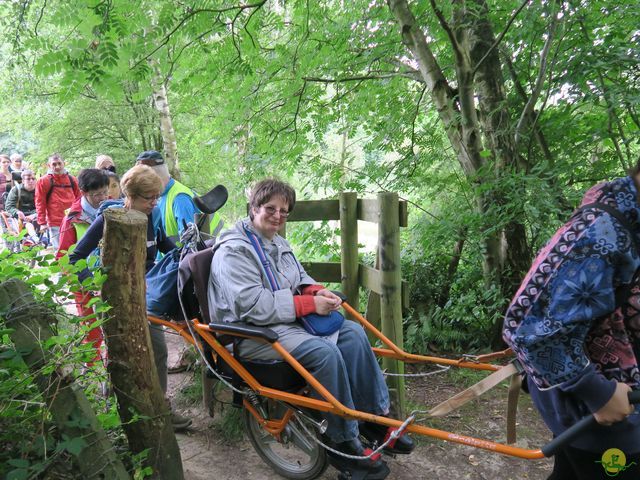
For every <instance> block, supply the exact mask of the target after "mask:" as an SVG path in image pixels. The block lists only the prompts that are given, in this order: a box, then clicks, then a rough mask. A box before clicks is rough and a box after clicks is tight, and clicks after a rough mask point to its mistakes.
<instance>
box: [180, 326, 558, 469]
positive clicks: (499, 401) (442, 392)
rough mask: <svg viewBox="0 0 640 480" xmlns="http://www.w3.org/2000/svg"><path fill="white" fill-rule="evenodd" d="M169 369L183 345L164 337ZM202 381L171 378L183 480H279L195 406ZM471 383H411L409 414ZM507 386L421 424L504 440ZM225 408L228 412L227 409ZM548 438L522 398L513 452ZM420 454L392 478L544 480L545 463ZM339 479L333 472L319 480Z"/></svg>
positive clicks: (422, 449)
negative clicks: (186, 421) (183, 428)
mask: <svg viewBox="0 0 640 480" xmlns="http://www.w3.org/2000/svg"><path fill="white" fill-rule="evenodd" d="M167 341H168V344H169V351H170V359H169V364H170V365H172V364H173V363H175V362H176V361H177V358H178V354H179V351H180V350H181V348H182V344H183V342H182V340H181V339H180V338H178V337H176V336H174V335H167ZM198 378H199V374H194V373H193V372H186V373H181V374H173V375H170V376H169V382H170V386H169V388H170V395H171V396H172V397H173V403H174V405H175V407H176V408H177V409H178V410H179V411H181V412H183V413H185V414H187V415H190V416H191V418H193V420H194V422H193V426H192V427H191V429H190V430H189V431H188V432H187V433H185V434H178V441H179V444H180V449H181V453H182V460H183V465H184V472H185V478H186V479H187V480H211V479H226V480H241V479H242V480H244V479H256V480H257V479H260V480H262V479H274V480H275V479H280V478H281V477H279V476H278V475H276V474H275V473H274V472H273V471H272V470H270V468H269V467H268V466H267V465H266V464H265V463H264V462H263V461H262V460H261V459H260V457H258V455H257V454H256V453H255V452H254V451H253V448H252V446H251V444H250V443H249V441H248V440H247V439H246V438H244V437H242V438H241V439H240V440H235V441H234V440H229V439H228V438H227V437H226V436H225V435H224V434H223V427H222V418H223V416H224V413H220V412H218V413H217V414H216V416H215V417H214V418H211V417H210V416H209V415H208V413H207V412H206V410H205V409H204V408H203V407H202V406H201V403H200V402H199V401H198V400H197V399H198V397H199V392H198V387H197V385H198ZM473 381H474V378H470V376H467V375H461V374H460V373H455V374H454V373H451V371H450V372H447V373H444V374H438V375H433V376H428V377H414V378H410V379H408V382H407V384H408V400H409V402H410V403H411V405H412V408H418V409H427V408H428V407H432V406H434V405H436V404H437V403H439V402H440V401H442V400H444V399H446V398H448V397H450V396H451V395H453V394H454V393H455V392H457V391H460V390H461V389H463V388H465V387H466V386H468V385H469V384H471V383H473ZM506 393H507V391H506V386H505V385H501V386H498V387H496V388H494V389H493V390H492V391H491V392H489V393H487V394H485V395H483V396H482V397H481V399H479V400H475V401H473V402H471V403H470V404H468V405H466V406H464V407H463V408H461V409H460V410H458V411H456V412H455V413H452V414H450V415H448V416H447V417H445V418H443V419H437V420H436V421H430V422H427V423H425V424H426V425H427V426H431V427H434V428H438V429H441V430H448V431H452V432H455V433H460V434H464V435H469V436H473V437H477V438H484V439H488V440H492V441H504V439H505V412H506ZM227 408H228V407H227ZM549 439H550V434H549V431H548V430H547V428H546V427H545V425H544V424H543V423H542V421H541V420H540V418H539V417H538V415H537V413H536V412H535V410H534V409H533V407H532V405H531V401H530V399H529V398H528V397H527V396H526V395H521V396H520V400H519V405H518V446H521V447H524V448H539V447H540V446H541V445H543V444H544V443H546V442H547V441H548V440H549ZM418 442H419V443H418V447H417V448H416V450H415V451H414V452H413V454H411V455H409V456H397V457H396V458H390V457H385V459H386V460H387V462H388V464H389V467H390V468H391V474H390V475H389V477H388V478H389V479H398V480H416V479H430V480H440V479H442V480H444V479H447V480H449V479H456V480H457V479H460V480H462V479H469V480H485V479H486V480H494V479H496V480H520V479H530V480H542V479H546V478H547V477H548V476H549V473H550V472H551V468H552V461H550V460H546V459H545V460H521V459H517V458H512V457H507V456H504V455H500V454H495V453H490V452H487V451H484V450H480V449H477V448H471V447H466V446H463V445H459V444H454V443H449V442H445V441H441V440H435V439H428V438H420V439H418ZM320 478H321V479H322V480H328V479H336V478H337V472H336V470H334V469H333V468H332V467H329V468H328V469H327V471H326V472H325V473H324V474H323V475H322V477H320Z"/></svg>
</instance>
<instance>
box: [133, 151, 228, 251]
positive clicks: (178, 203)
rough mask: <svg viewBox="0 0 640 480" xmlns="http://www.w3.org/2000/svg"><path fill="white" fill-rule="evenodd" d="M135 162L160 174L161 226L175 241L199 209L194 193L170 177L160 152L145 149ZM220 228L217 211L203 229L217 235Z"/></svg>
mask: <svg viewBox="0 0 640 480" xmlns="http://www.w3.org/2000/svg"><path fill="white" fill-rule="evenodd" d="M136 163H137V164H143V165H148V166H150V167H152V168H153V170H154V171H155V172H156V173H157V174H158V175H159V176H160V178H161V179H162V182H163V184H164V187H165V188H164V191H163V192H162V195H161V196H160V199H159V201H158V208H159V209H160V212H161V214H162V215H161V221H162V228H163V230H164V231H165V233H166V235H167V237H168V238H170V239H171V240H173V241H174V242H176V243H177V241H178V239H179V238H180V234H181V233H182V231H183V230H184V228H185V226H186V225H187V224H188V223H190V222H193V217H194V215H196V214H197V213H200V210H198V208H197V207H196V205H195V203H193V197H194V196H195V193H194V192H193V190H191V189H190V188H189V187H187V186H186V185H183V184H182V183H180V182H178V181H177V180H175V179H174V178H171V175H170V174H169V168H168V167H167V164H166V163H165V161H164V157H163V156H162V154H161V153H160V152H158V151H156V150H147V151H146V152H142V153H141V154H140V155H138V158H137V159H136ZM221 229H222V220H221V219H220V215H218V214H217V213H216V214H215V215H214V216H213V218H212V219H211V221H210V223H209V225H208V226H206V227H205V228H204V229H203V230H204V231H205V232H206V233H209V234H212V235H217V234H218V232H219V231H220V230H221Z"/></svg>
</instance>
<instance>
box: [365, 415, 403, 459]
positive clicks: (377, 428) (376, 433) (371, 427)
mask: <svg viewBox="0 0 640 480" xmlns="http://www.w3.org/2000/svg"><path fill="white" fill-rule="evenodd" d="M359 428H360V433H361V434H362V436H364V438H366V439H367V440H368V441H369V442H372V443H376V444H377V445H382V444H383V443H384V442H386V441H387V439H388V438H389V435H391V432H393V431H394V428H393V427H386V426H384V425H380V424H378V423H370V422H362V423H361V424H360V426H359ZM415 447H416V445H415V443H414V442H413V440H412V439H411V437H410V436H409V435H407V434H405V433H403V434H402V435H400V436H399V437H398V438H396V439H395V440H392V441H391V442H390V443H389V445H387V446H386V447H385V448H384V451H385V452H386V453H392V454H398V455H408V454H409V453H411V452H412V451H413V449H414V448H415Z"/></svg>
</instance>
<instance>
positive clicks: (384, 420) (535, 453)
mask: <svg viewBox="0 0 640 480" xmlns="http://www.w3.org/2000/svg"><path fill="white" fill-rule="evenodd" d="M342 307H343V308H344V309H345V311H346V312H347V313H349V314H351V315H352V316H353V317H354V318H355V319H356V320H357V321H358V322H360V324H362V326H363V327H364V328H365V329H366V330H368V331H369V332H371V333H372V334H373V335H374V336H375V337H377V338H378V339H379V340H380V341H381V342H382V343H383V344H384V345H386V346H387V347H388V348H373V351H374V352H375V353H376V354H377V355H378V356H382V357H388V358H395V359H397V360H401V361H404V362H409V363H437V364H440V365H450V366H455V367H460V368H471V369H476V370H486V371H491V372H493V371H496V370H498V369H499V368H500V367H499V366H496V365H492V364H489V363H482V360H493V359H496V358H502V357H506V356H509V355H510V354H511V351H510V350H508V349H507V350H504V351H502V352H496V353H493V354H489V355H484V356H479V357H476V358H475V361H471V360H468V359H464V358H463V359H458V360H455V359H450V358H440V357H431V356H425V355H415V354H411V353H407V352H405V351H404V350H402V349H400V348H398V346H397V345H395V344H394V343H393V342H392V341H391V340H389V339H388V338H387V337H386V336H384V335H383V334H382V332H380V331H379V330H378V329H377V328H375V327H374V326H373V325H371V323H369V322H368V321H367V320H366V319H365V318H364V317H363V316H362V315H360V313H359V312H357V311H356V310H354V309H353V307H351V306H350V305H349V304H347V303H346V302H344V303H343V304H342ZM148 318H149V320H150V321H151V322H152V323H156V324H160V325H164V326H166V327H169V328H171V329H173V330H175V331H176V332H178V333H179V334H180V335H181V336H182V337H183V338H184V339H185V340H186V341H188V342H189V343H192V344H195V340H194V338H193V337H192V336H191V333H190V331H189V328H188V326H187V325H186V323H175V322H168V321H165V320H162V319H160V318H158V317H154V316H151V315H150V316H149V317H148ZM190 322H191V324H192V326H193V328H194V329H195V331H197V332H198V334H199V335H200V337H201V338H202V339H203V340H204V341H205V342H206V343H207V344H208V345H209V346H211V348H212V349H213V350H214V351H215V352H216V354H217V355H219V356H220V357H221V358H222V359H223V360H224V361H225V362H226V363H227V364H228V365H229V366H230V367H231V368H232V369H233V370H234V371H235V372H236V373H237V374H238V375H239V376H240V377H241V378H242V380H243V381H244V382H245V383H246V384H247V385H248V386H249V388H251V389H252V390H253V391H255V392H256V393H257V394H258V395H261V396H263V397H266V398H270V399H273V400H279V401H282V402H286V403H289V404H291V405H296V406H299V407H305V408H310V409H312V410H319V411H322V412H328V413H332V414H335V415H340V416H342V417H348V418H352V419H355V420H360V421H368V422H373V423H377V424H380V425H385V426H388V427H395V428H398V427H400V426H401V425H402V424H403V421H401V420H396V419H393V418H388V417H381V416H379V415H373V414H371V413H367V412H361V411H358V410H353V409H351V408H348V407H346V406H345V405H343V404H342V403H340V402H339V401H338V400H337V399H336V398H335V397H334V396H333V395H332V394H331V393H330V392H329V391H328V390H327V389H326V388H324V386H322V384H320V382H318V380H316V379H315V378H314V377H313V376H312V375H311V374H310V373H309V372H308V371H307V369H305V368H304V367H303V366H302V365H301V364H300V363H299V362H298V361H297V360H296V359H295V358H293V357H292V356H291V354H290V353H289V352H287V351H286V350H285V349H284V348H283V347H282V345H280V342H277V341H276V342H274V343H272V344H271V346H272V348H273V349H274V350H276V351H277V352H278V353H279V354H280V356H281V357H282V358H283V359H284V360H285V361H286V362H287V363H289V364H290V365H291V367H292V368H294V369H295V370H296V372H298V373H299V374H300V376H301V377H302V378H303V379H304V380H305V381H306V382H307V383H308V384H309V385H310V386H311V387H312V388H313V389H314V390H315V391H316V392H317V393H318V394H319V395H320V396H321V397H322V398H323V399H324V400H317V399H315V398H310V397H307V396H304V395H300V394H296V393H289V392H285V391H282V390H277V389H274V388H270V387H265V386H264V385H262V384H260V383H259V382H258V381H257V380H256V379H255V378H254V377H253V375H251V374H250V373H249V372H248V371H247V369H246V368H245V367H244V366H243V365H242V364H241V363H240V362H238V361H237V360H236V359H235V358H234V357H233V355H231V353H230V352H229V351H228V350H227V349H226V348H225V347H224V346H223V345H222V344H220V343H219V342H218V340H217V339H216V337H215V336H214V333H215V329H212V328H210V327H209V325H207V324H203V323H201V322H199V321H198V320H197V319H192V320H190ZM224 333H225V334H226V335H234V336H239V337H244V338H254V337H251V336H248V335H247V336H244V335H236V334H229V333H227V332H224ZM254 339H255V340H260V339H259V338H254ZM262 341H264V340H262ZM247 405H250V404H249V403H248V402H246V401H245V406H247ZM249 410H250V411H251V410H252V409H249ZM251 413H252V414H253V415H254V416H255V417H256V419H258V421H259V422H260V423H262V425H263V426H264V427H265V429H266V430H267V431H269V432H270V433H271V434H273V435H278V434H279V432H280V431H281V430H282V428H283V426H284V424H286V421H288V418H289V417H288V416H287V415H285V417H284V418H283V419H280V420H278V421H272V420H261V417H260V415H259V414H258V413H257V412H255V411H251ZM405 430H406V431H407V432H409V433H414V434H418V435H424V436H427V437H433V438H438V439H440V440H447V441H449V442H455V443H460V444H463V445H468V446H471V447H476V448H482V449H484V450H489V451H492V452H497V453H502V454H505V455H510V456H512V457H518V458H524V459H528V460H533V459H540V458H544V454H543V453H542V450H540V449H536V450H531V449H525V448H520V447H513V446H510V445H505V444H502V443H497V442H492V441H489V440H483V439H479V438H474V437H469V436H466V435H459V434H456V433H452V432H447V431H444V430H438V429H435V428H429V427H425V426H422V425H416V424H414V423H409V424H408V425H407V427H406V429H405Z"/></svg>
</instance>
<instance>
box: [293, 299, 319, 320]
mask: <svg viewBox="0 0 640 480" xmlns="http://www.w3.org/2000/svg"><path fill="white" fill-rule="evenodd" d="M293 307H294V308H295V310H296V317H297V318H300V317H303V316H304V315H309V314H310V313H315V311H316V302H315V301H314V300H313V296H312V295H294V296H293Z"/></svg>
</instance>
